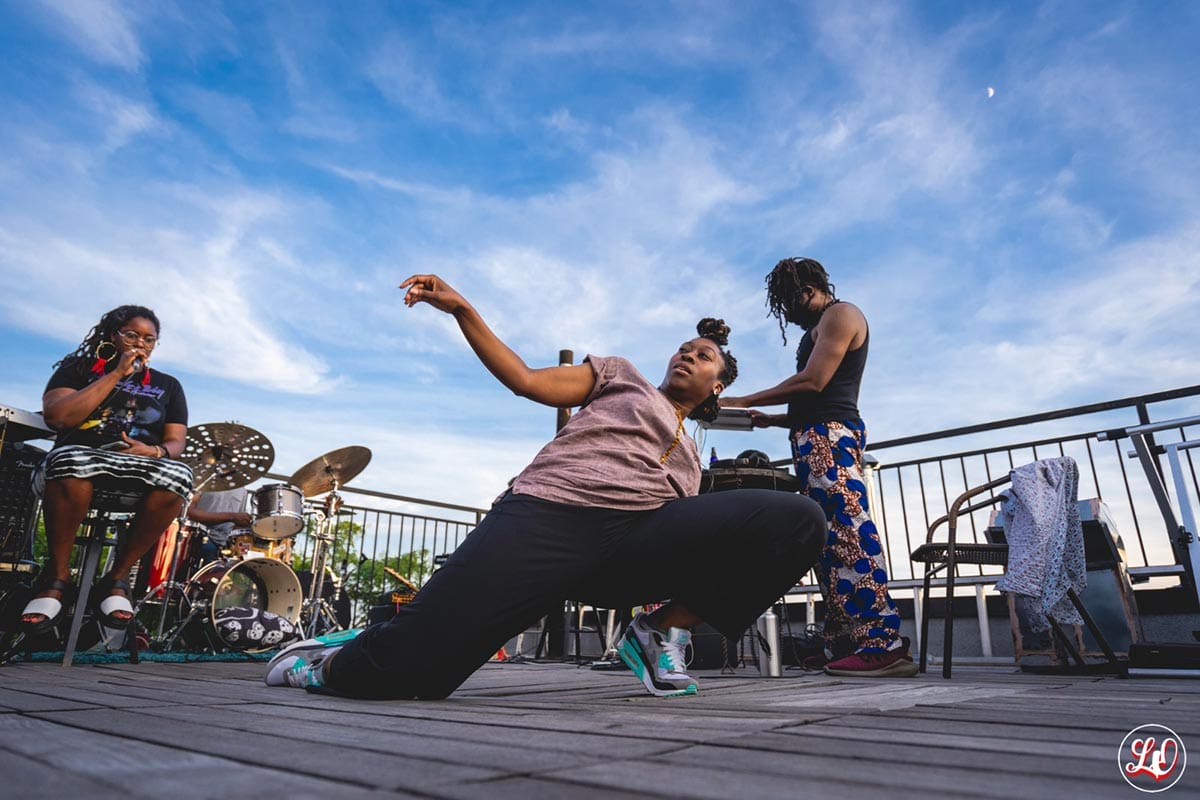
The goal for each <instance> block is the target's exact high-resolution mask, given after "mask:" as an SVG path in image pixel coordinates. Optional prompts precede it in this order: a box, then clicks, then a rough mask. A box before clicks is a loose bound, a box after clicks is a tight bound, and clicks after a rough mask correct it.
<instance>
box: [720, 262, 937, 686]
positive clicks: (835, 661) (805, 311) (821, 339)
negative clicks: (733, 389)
mask: <svg viewBox="0 0 1200 800" xmlns="http://www.w3.org/2000/svg"><path fill="white" fill-rule="evenodd" d="M767 308H768V309H769V310H770V313H771V314H772V315H773V316H774V317H775V318H776V319H777V320H778V322H779V332H780V334H781V335H782V336H783V342H784V344H787V328H786V324H787V323H791V324H793V325H799V326H800V328H801V329H802V330H803V331H804V336H803V338H801V340H800V346H799V347H798V348H797V349H796V374H795V375H792V376H791V377H789V378H786V379H785V380H783V381H781V382H780V383H778V384H776V385H775V386H772V387H771V388H769V389H763V390H762V391H759V392H753V393H751V394H748V395H745V396H742V397H724V398H722V399H721V405H722V406H728V407H730V408H753V407H756V406H771V405H780V404H783V403H787V406H788V410H787V413H786V414H764V413H762V412H759V411H754V412H753V413H752V418H753V420H754V425H755V427H759V428H765V427H772V426H777V427H785V428H787V429H788V431H789V433H788V440H789V442H790V443H791V448H792V459H793V462H794V465H795V469H796V477H797V478H798V479H799V481H800V483H801V484H802V485H803V486H804V487H805V488H804V490H803V491H804V493H805V494H806V495H808V496H809V497H811V498H812V499H813V500H815V501H817V502H818V503H820V505H821V507H822V508H823V509H824V510H825V516H826V518H827V519H828V521H829V534H828V537H827V539H826V543H825V548H824V550H823V551H822V553H821V557H820V559H819V560H818V562H817V573H818V577H819V579H820V582H821V592H822V594H823V595H824V597H825V653H824V656H823V657H815V658H810V659H809V660H806V664H805V666H806V667H809V668H819V667H820V666H821V665H822V664H823V665H824V669H825V671H826V672H827V673H829V674H831V675H858V676H864V677H909V676H912V675H915V674H917V665H916V664H914V663H913V660H912V656H910V655H909V652H908V641H907V639H904V638H902V637H901V636H900V611H899V609H898V608H897V607H896V604H895V602H893V600H892V598H891V597H890V596H889V594H888V590H887V582H888V576H887V569H886V566H885V564H884V562H883V547H882V545H881V544H880V540H879V532H878V531H877V530H876V528H875V523H873V522H872V521H871V517H870V513H869V511H870V510H869V509H868V508H867V485H866V482H865V479H864V477H863V469H862V454H863V450H864V449H865V448H866V444H867V429H866V426H865V425H864V424H863V421H862V417H861V416H860V415H859V412H858V391H859V386H860V384H861V383H862V374H863V368H864V367H865V366H866V363H867V346H868V344H869V343H870V338H871V337H870V331H869V330H868V328H867V318H866V317H865V316H864V315H863V312H862V311H861V310H860V309H859V308H858V307H857V306H855V305H853V304H851V303H847V302H844V301H842V300H839V299H837V296H836V295H835V294H834V285H833V284H832V283H830V281H829V275H828V273H826V272H825V268H824V267H822V266H821V265H820V264H819V263H818V262H816V261H814V260H813V259H811V258H785V259H784V260H782V261H780V262H779V263H778V264H776V265H775V268H774V269H773V270H771V273H770V274H769V275H767Z"/></svg>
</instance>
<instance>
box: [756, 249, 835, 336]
mask: <svg viewBox="0 0 1200 800" xmlns="http://www.w3.org/2000/svg"><path fill="white" fill-rule="evenodd" d="M809 286H811V287H812V288H814V289H817V290H819V291H822V292H825V293H826V294H828V295H829V296H830V297H836V295H835V294H834V292H833V289H834V286H833V284H832V283H830V281H829V273H828V272H826V271H825V268H824V267H823V266H821V263H820V262H819V261H816V260H815V259H812V258H785V259H784V260H783V261H780V262H779V263H778V264H776V265H775V269H773V270H771V274H769V275H767V313H768V314H769V315H771V316H773V317H775V319H776V321H778V322H779V334H780V335H781V336H783V343H784V344H787V315H788V308H789V307H790V306H791V305H792V304H793V303H794V302H796V301H798V300H799V298H800V293H801V292H802V291H804V288H805V287H809Z"/></svg>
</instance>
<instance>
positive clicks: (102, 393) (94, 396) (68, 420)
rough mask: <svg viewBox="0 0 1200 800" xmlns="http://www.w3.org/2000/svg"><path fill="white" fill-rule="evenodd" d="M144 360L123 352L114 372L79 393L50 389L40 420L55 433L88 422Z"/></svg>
mask: <svg viewBox="0 0 1200 800" xmlns="http://www.w3.org/2000/svg"><path fill="white" fill-rule="evenodd" d="M138 358H142V359H143V360H144V359H146V358H147V356H146V354H145V353H143V352H142V351H140V350H126V351H125V352H124V353H122V354H121V360H120V361H119V362H118V363H117V368H116V369H114V370H113V371H112V372H109V373H108V374H106V375H103V376H101V377H100V378H99V379H98V380H95V381H92V382H91V383H89V384H88V385H87V386H84V387H83V388H81V389H71V388H69V387H66V386H63V387H59V388H56V389H50V390H49V391H47V392H46V393H45V394H44V395H42V419H44V420H45V421H46V424H47V425H49V426H50V427H51V428H53V429H54V430H56V431H63V430H67V429H69V428H74V427H76V426H78V425H81V424H83V422H84V421H85V420H86V419H87V418H88V415H90V414H91V413H92V412H93V411H95V410H96V407H97V406H99V405H100V404H101V403H103V402H104V400H105V398H107V397H108V396H109V394H110V393H111V392H112V390H113V389H114V388H115V387H116V385H117V383H118V382H120V381H121V380H122V379H123V378H125V377H126V376H129V375H132V374H133V362H134V361H135V360H136V359H138Z"/></svg>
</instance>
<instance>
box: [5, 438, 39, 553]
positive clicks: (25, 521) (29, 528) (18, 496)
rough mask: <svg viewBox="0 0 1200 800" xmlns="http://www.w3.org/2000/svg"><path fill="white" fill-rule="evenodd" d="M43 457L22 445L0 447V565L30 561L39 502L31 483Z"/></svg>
mask: <svg viewBox="0 0 1200 800" xmlns="http://www.w3.org/2000/svg"><path fill="white" fill-rule="evenodd" d="M45 455H46V451H45V450H43V449H41V448H40V447H34V446H33V445H31V444H27V443H25V442H5V443H4V446H3V447H0V565H2V564H13V563H15V562H18V561H23V560H29V559H32V558H33V531H34V526H35V525H36V523H37V509H38V499H37V497H36V496H35V495H34V493H33V488H32V486H31V482H32V478H33V471H34V469H35V468H36V467H37V465H38V464H39V463H40V462H41V460H42V458H44V457H45ZM0 570H3V567H2V566H0ZM10 570H11V567H10Z"/></svg>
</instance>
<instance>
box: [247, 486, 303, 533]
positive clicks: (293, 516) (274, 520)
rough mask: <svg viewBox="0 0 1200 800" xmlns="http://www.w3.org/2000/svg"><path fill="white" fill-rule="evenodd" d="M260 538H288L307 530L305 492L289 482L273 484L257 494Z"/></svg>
mask: <svg viewBox="0 0 1200 800" xmlns="http://www.w3.org/2000/svg"><path fill="white" fill-rule="evenodd" d="M250 527H251V528H252V529H253V530H254V533H255V535H256V536H258V537H259V538H260V539H286V538H288V537H289V536H295V535H296V534H297V533H299V532H300V531H301V530H303V529H304V494H303V493H302V492H301V491H300V490H299V489H297V488H296V487H295V486H290V485H288V484H286V483H270V484H267V485H266V486H262V487H259V489H258V490H257V491H256V492H255V493H254V524H253V525H251V526H250Z"/></svg>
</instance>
